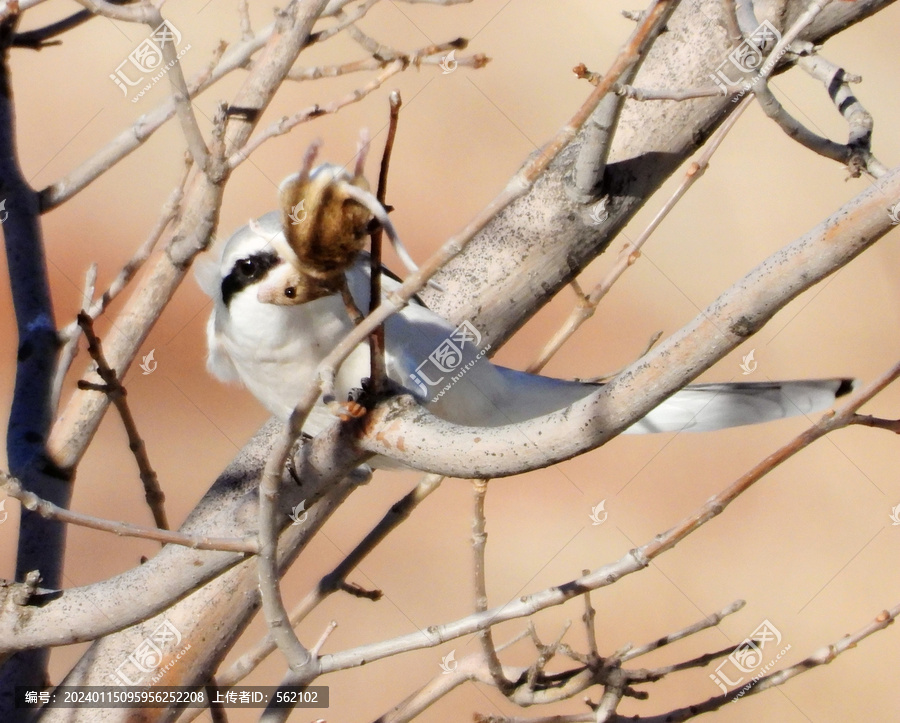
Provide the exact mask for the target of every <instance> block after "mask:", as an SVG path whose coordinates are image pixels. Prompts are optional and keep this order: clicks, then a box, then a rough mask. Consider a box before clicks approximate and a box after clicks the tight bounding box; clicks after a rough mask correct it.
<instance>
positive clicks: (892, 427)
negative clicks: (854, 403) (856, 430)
mask: <svg viewBox="0 0 900 723" xmlns="http://www.w3.org/2000/svg"><path fill="white" fill-rule="evenodd" d="M850 424H861V425H862V426H864V427H875V428H876V429H886V430H888V431H889V432H893V433H894V434H900V419H881V418H880V417H873V416H872V415H871V414H856V415H854V416H853V419H851V420H850Z"/></svg>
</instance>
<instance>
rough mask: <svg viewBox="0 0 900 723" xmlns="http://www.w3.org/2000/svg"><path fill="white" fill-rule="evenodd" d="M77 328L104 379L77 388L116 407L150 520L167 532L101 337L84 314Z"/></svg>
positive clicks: (143, 449)
mask: <svg viewBox="0 0 900 723" xmlns="http://www.w3.org/2000/svg"><path fill="white" fill-rule="evenodd" d="M78 326H80V327H81V330H82V331H83V332H84V336H85V338H86V339H87V343H88V353H89V354H90V355H91V359H93V360H94V363H96V365H97V374H99V375H100V378H101V379H102V380H103V385H97V384H91V383H90V382H81V381H79V383H78V388H79V389H93V390H95V391H99V392H101V393H103V394H106V395H107V396H108V397H109V398H110V399H111V400H112V403H113V404H114V405H115V406H116V409H117V410H118V412H119V416H120V417H122V425H123V426H124V427H125V433H126V434H127V435H128V448H129V449H130V450H131V452H132V454H134V459H135V461H136V462H137V465H138V470H140V475H141V482H142V483H143V485H144V498H145V499H146V500H147V505H148V506H149V507H150V511H151V512H152V513H153V521H154V522H156V526H157V527H158V528H159V529H161V530H168V529H169V522H168V520H167V519H166V509H165V506H164V502H165V499H166V497H165V495H164V494H163V491H162V489H161V488H160V486H159V480H158V479H157V477H156V472H154V470H153V467H152V465H151V464H150V457H149V456H148V455H147V445H146V444H145V443H144V440H143V439H142V438H141V435H140V434H139V433H138V429H137V424H136V423H135V421H134V416H133V415H132V414H131V409H130V408H129V406H128V401H127V399H126V391H125V387H124V386H123V385H122V382H120V381H119V378H118V376H116V373H115V371H113V370H112V369H111V368H110V366H109V364H107V362H106V358H105V357H104V356H103V348H102V347H101V345H100V338H99V337H98V336H97V335H96V334H95V333H94V320H93V319H91V317H90V316H88V315H87V314H86V313H84V312H83V311H81V312H79V313H78Z"/></svg>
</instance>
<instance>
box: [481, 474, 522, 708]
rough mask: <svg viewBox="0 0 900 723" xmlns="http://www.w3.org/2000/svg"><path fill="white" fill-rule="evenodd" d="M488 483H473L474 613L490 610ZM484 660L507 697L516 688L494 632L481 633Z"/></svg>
mask: <svg viewBox="0 0 900 723" xmlns="http://www.w3.org/2000/svg"><path fill="white" fill-rule="evenodd" d="M487 485H488V480H486V479H475V480H472V493H473V497H474V501H475V509H474V518H473V520H472V554H473V570H474V575H475V612H476V613H480V612H484V611H485V610H487V606H488V598H487V585H486V582H485V563H484V552H485V549H486V548H487V531H486V530H485V524H486V521H485V517H484V498H485V496H486V495H487ZM478 640H479V642H480V643H481V650H482V653H483V655H484V660H485V662H486V663H487V667H488V671H489V672H490V675H491V680H492V681H493V682H494V685H495V686H496V688H497V690H499V691H500V692H501V693H503V694H504V695H506V694H507V693H509V692H510V691H511V690H512V688H513V684H512V681H510V680H507V679H506V677H505V676H504V675H503V665H502V664H501V663H500V658H499V657H497V649H496V647H495V646H494V635H493V632H492V630H491V628H489V627H488V628H485V629H484V630H482V631H480V632H479V633H478Z"/></svg>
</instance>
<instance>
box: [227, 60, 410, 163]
mask: <svg viewBox="0 0 900 723" xmlns="http://www.w3.org/2000/svg"><path fill="white" fill-rule="evenodd" d="M405 67H406V64H405V63H404V61H403V60H399V59H398V60H395V61H393V62H392V63H390V64H389V65H387V66H386V67H385V68H384V70H383V71H382V72H381V73H379V74H378V75H377V76H375V77H374V78H373V79H372V80H370V81H369V82H368V83H366V84H365V85H364V86H362V87H361V88H357V89H356V90H354V91H352V92H350V93H348V94H347V95H345V96H343V97H342V98H338V99H337V100H334V101H332V102H331V103H327V104H326V105H323V106H320V105H319V104H318V103H317V104H316V105H313V106H311V107H309V108H305V109H303V110H302V111H300V112H299V113H295V114H294V115H292V116H283V117H282V118H281V119H280V120H279V121H277V122H276V123H273V124H272V125H270V126H269V127H268V128H266V129H265V130H264V131H262V132H261V133H258V134H257V135H256V136H254V137H253V138H251V139H250V140H249V141H248V142H247V143H246V145H244V146H243V147H242V148H240V149H239V150H237V151H235V152H234V153H232V155H231V156H230V157H229V159H228V166H229V168H231V169H234V168H237V167H238V166H239V165H240V164H241V163H243V162H244V161H246V160H247V159H248V158H249V157H250V155H251V154H252V153H253V152H254V151H255V150H256V149H257V148H259V147H260V146H261V145H262V144H263V143H265V142H266V141H267V140H269V139H271V138H275V137H277V136H280V135H284V134H285V133H288V132H290V130H291V129H292V128H294V127H296V126H297V125H299V124H300V123H305V122H306V121H309V120H312V119H313V118H318V117H319V116H322V115H326V114H329V113H337V112H338V111H339V110H340V109H341V108H344V107H345V106H348V105H350V104H352V103H357V102H359V101H360V100H362V99H363V98H365V97H366V96H367V95H369V94H370V93H372V92H373V91H376V90H378V89H379V88H380V87H381V86H382V85H383V84H384V82H385V81H386V80H388V79H389V78H392V77H393V76H395V75H396V74H397V73H399V72H400V71H402V70H403V69H404V68H405Z"/></svg>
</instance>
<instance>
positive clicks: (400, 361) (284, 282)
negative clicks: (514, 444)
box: [198, 164, 853, 435]
mask: <svg viewBox="0 0 900 723" xmlns="http://www.w3.org/2000/svg"><path fill="white" fill-rule="evenodd" d="M348 186H352V187H353V190H352V191H349V192H348V191H347V187H348ZM364 186H365V184H364V181H361V177H360V176H359V174H358V175H357V176H356V177H351V176H350V174H349V173H347V172H346V171H344V170H343V169H341V168H339V167H337V166H333V165H329V164H323V165H321V166H319V167H318V168H316V169H314V170H312V171H308V170H307V171H305V172H304V171H301V173H300V174H298V175H296V176H292V177H291V178H289V179H287V180H286V181H285V183H283V184H282V187H281V205H282V211H274V212H272V213H268V214H266V215H264V216H262V217H261V218H259V219H258V220H256V221H251V222H250V223H249V224H248V225H246V226H243V227H241V228H240V229H238V230H237V231H236V232H235V233H234V234H233V235H232V236H231V237H230V238H229V239H228V241H227V242H225V244H224V245H223V246H222V247H221V249H220V253H219V257H218V263H213V264H212V265H211V266H208V267H207V268H206V269H205V270H202V269H198V279H199V281H200V283H201V286H203V287H204V289H205V290H206V292H207V293H208V294H209V295H210V296H211V297H212V298H213V300H214V301H215V305H214V308H213V311H212V315H211V317H210V319H209V324H208V327H207V334H208V343H209V359H208V367H209V369H210V371H211V372H212V373H213V374H214V375H215V376H217V377H218V378H219V379H222V380H224V381H240V382H242V383H243V384H244V385H245V386H246V387H247V389H249V391H250V392H251V393H252V394H253V395H254V396H255V397H256V398H257V399H258V400H259V401H260V402H261V403H262V404H263V406H265V407H266V409H268V410H269V411H270V412H271V413H272V414H274V415H276V416H277V417H279V418H281V419H283V420H286V419H287V418H288V416H289V415H290V413H291V412H292V411H293V409H294V407H295V405H296V404H297V402H298V401H299V399H300V396H301V394H302V393H303V390H304V388H305V385H307V384H308V383H309V382H310V381H311V380H312V378H313V375H314V374H315V373H316V369H317V367H318V365H319V363H320V362H321V361H322V360H323V359H324V358H325V356H326V355H327V354H328V353H329V352H330V351H331V350H332V349H333V348H334V346H335V345H336V344H337V343H338V342H339V341H340V340H341V339H342V338H343V337H344V336H345V335H346V334H347V333H348V331H349V330H350V329H351V328H352V326H353V322H352V321H351V318H350V315H349V313H348V310H347V305H346V304H345V301H344V299H343V297H342V295H341V292H340V287H341V286H342V284H343V283H344V281H346V288H347V289H348V290H349V292H350V295H351V296H352V298H353V301H354V302H355V304H356V307H357V308H358V309H360V310H361V311H363V312H366V311H367V310H368V308H369V298H368V297H369V275H370V272H369V258H368V256H367V255H366V254H365V253H362V252H360V251H359V250H358V246H357V245H356V244H355V243H354V244H350V245H347V239H344V240H343V241H341V243H343V244H344V245H345V246H346V248H345V249H344V251H345V253H343V254H336V256H338V257H341V258H342V259H343V262H340V260H338V261H337V262H336V261H335V259H334V258H333V257H329V258H328V259H327V262H326V263H324V264H322V265H321V266H320V268H318V269H313V268H311V267H310V263H313V262H312V261H310V259H311V258H314V257H316V254H317V253H320V248H319V247H320V245H321V243H322V236H323V235H325V236H327V234H328V233H329V230H328V229H329V224H332V225H335V219H334V218H332V216H333V215H334V214H333V213H332V212H331V211H329V210H328V208H327V205H328V203H333V204H334V207H335V208H337V207H339V208H341V209H342V213H344V214H345V216H346V213H347V209H348V204H349V206H352V209H351V210H352V213H353V214H354V218H353V219H352V220H351V221H347V220H346V219H344V221H343V223H345V224H349V225H350V226H354V225H355V228H351V229H350V232H349V235H348V238H349V237H353V239H359V238H360V237H362V236H364V231H367V228H368V225H369V224H370V223H371V220H372V218H373V217H376V218H378V220H379V221H380V222H383V221H384V219H386V214H385V213H384V210H383V209H381V208H380V207H379V209H380V213H379V214H377V215H376V214H375V213H374V211H371V210H370V209H371V206H372V203H376V204H377V201H375V199H374V196H372V195H371V194H369V193H368V191H367V190H366V189H365V187H364ZM299 196H302V197H303V198H304V199H306V201H307V203H306V206H305V210H306V211H307V217H306V219H305V220H304V221H303V222H302V223H301V224H296V223H295V222H293V221H292V220H291V219H292V218H293V217H292V216H291V209H292V208H294V207H295V206H296V204H297V202H298V200H302V199H300V198H299ZM323 199H324V200H323ZM353 204H356V205H357V206H358V207H357V206H353ZM323 208H324V210H323ZM361 209H365V210H366V212H364V213H363V212H361ZM332 210H333V209H332ZM335 213H336V212H335ZM340 223H341V222H337V224H336V225H337V226H340ZM387 223H389V222H387ZM304 224H306V226H305V227H304ZM390 232H391V233H390V234H389V235H391V236H392V237H393V236H395V234H394V232H393V229H390ZM298 239H299V240H298ZM359 245H361V241H360V243H359ZM310 249H312V251H311V252H310ZM325 255H326V256H327V254H325ZM398 286H399V282H398V281H397V280H395V279H394V278H391V277H387V276H383V277H382V287H383V291H384V292H385V293H387V292H389V291H391V290H392V289H395V288H397V287H398ZM487 352H488V348H487V347H486V345H485V344H484V343H483V342H482V338H481V334H480V333H479V331H478V330H477V329H476V328H475V327H474V326H473V325H472V324H470V323H468V322H464V323H463V324H461V325H459V326H454V325H453V324H451V323H449V322H448V321H446V320H445V319H443V318H441V317H440V316H438V315H437V314H435V313H434V312H432V311H430V310H429V309H428V308H427V307H425V306H424V305H423V304H422V303H421V302H419V301H418V300H413V301H412V302H411V303H410V304H409V305H408V306H406V307H405V308H404V309H402V310H401V311H399V312H398V313H396V314H394V315H393V316H391V317H390V318H388V320H387V321H386V323H385V367H386V373H387V376H388V377H389V379H391V380H392V381H393V382H395V383H396V384H397V385H400V386H402V387H404V388H405V389H406V390H407V391H408V392H409V393H410V394H412V395H413V396H414V397H415V398H416V399H417V401H418V402H419V403H421V404H422V405H423V406H425V407H426V408H428V409H429V411H430V412H431V413H433V414H435V415H437V416H439V417H442V418H444V419H446V420H448V421H450V422H454V423H456V424H462V425H469V426H497V425H502V424H509V423H514V422H520V421H523V420H526V419H530V418H533V417H535V416H539V415H543V414H547V413H549V412H551V411H555V410H558V409H561V408H563V407H566V406H568V405H570V404H572V403H573V402H575V401H577V400H579V399H581V398H583V397H585V396H587V395H588V394H591V393H592V392H594V391H596V389H597V385H596V384H593V383H583V382H573V381H563V380H558V379H551V378H548V377H543V376H537V375H532V374H527V373H525V372H519V371H515V370H512V369H507V368H504V367H501V366H498V365H495V364H492V363H491V362H490V361H489V359H488V358H487ZM369 364H370V362H369V348H368V345H367V344H361V345H360V346H358V347H357V348H356V349H355V351H354V352H353V353H352V354H351V355H350V356H349V357H348V358H347V360H346V361H345V362H344V363H343V364H342V365H341V367H340V369H339V371H338V374H337V376H336V379H335V390H336V393H337V394H338V395H339V397H338V398H339V399H340V398H346V397H341V396H340V395H347V394H350V393H351V391H352V390H354V389H358V388H361V387H362V386H363V379H365V378H366V377H368V376H369V373H370V366H369ZM852 388H853V383H852V381H851V380H849V379H818V380H808V381H789V382H750V383H723V384H696V385H692V386H688V387H686V388H685V389H683V390H681V391H679V392H677V393H675V394H674V395H672V396H671V397H669V398H668V399H667V400H665V401H664V402H663V403H662V404H660V405H659V406H658V407H657V408H655V409H654V410H653V411H651V412H650V413H649V414H648V415H647V416H646V417H644V418H643V419H641V420H640V421H638V422H637V423H635V424H634V425H633V426H631V427H630V428H629V429H628V430H626V431H627V432H629V433H642V432H677V431H683V430H684V431H709V430H715V429H721V428H724V427H732V426H738V425H745V424H754V423H757V422H764V421H769V420H773V419H779V418H783V417H790V416H795V415H800V414H809V413H813V412H816V411H820V410H822V409H826V408H827V407H829V406H831V405H832V403H833V402H834V400H835V398H836V397H839V396H841V395H843V394H846V393H848V392H849V391H850V390H851V389H852ZM333 420H334V414H333V413H332V412H331V411H330V409H329V408H328V407H326V406H325V405H324V404H323V403H322V400H321V399H320V400H319V403H318V404H317V405H316V407H315V408H314V409H313V412H312V413H311V414H310V416H309V418H308V419H307V422H306V424H305V426H304V432H306V433H307V434H311V435H315V434H317V433H318V432H319V431H320V430H321V429H323V428H324V427H325V426H327V425H328V424H330V423H331V422H332V421H333Z"/></svg>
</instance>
